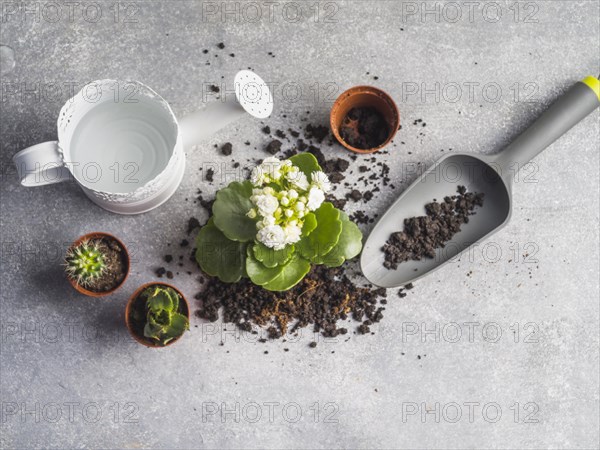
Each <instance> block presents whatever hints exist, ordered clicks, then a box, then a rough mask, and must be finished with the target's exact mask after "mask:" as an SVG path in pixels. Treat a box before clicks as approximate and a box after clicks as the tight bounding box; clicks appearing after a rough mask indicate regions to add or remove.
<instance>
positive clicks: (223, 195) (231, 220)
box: [213, 181, 256, 242]
mask: <svg viewBox="0 0 600 450" xmlns="http://www.w3.org/2000/svg"><path fill="white" fill-rule="evenodd" d="M251 196H252V183H250V182H249V181H244V182H242V183H239V182H237V181H234V182H232V183H230V184H229V186H227V187H226V188H225V189H221V190H220V191H219V192H217V198H216V200H215V203H214V205H213V218H214V223H215V226H216V227H217V228H218V229H219V230H221V231H222V232H223V234H224V235H225V236H226V237H227V238H228V239H230V240H232V241H239V242H248V241H251V240H253V239H254V237H255V236H256V219H251V218H249V217H248V216H247V215H246V214H247V213H248V211H250V209H252V207H253V206H254V205H253V204H252V202H251V201H250V197H251Z"/></svg>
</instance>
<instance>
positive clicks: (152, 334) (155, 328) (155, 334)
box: [144, 316, 163, 340]
mask: <svg viewBox="0 0 600 450" xmlns="http://www.w3.org/2000/svg"><path fill="white" fill-rule="evenodd" d="M162 329H163V328H162V327H161V326H160V325H158V324H157V323H156V322H154V321H153V320H152V319H151V318H150V316H149V317H148V322H146V325H144V336H145V337H147V338H151V339H158V340H160V335H161V334H162Z"/></svg>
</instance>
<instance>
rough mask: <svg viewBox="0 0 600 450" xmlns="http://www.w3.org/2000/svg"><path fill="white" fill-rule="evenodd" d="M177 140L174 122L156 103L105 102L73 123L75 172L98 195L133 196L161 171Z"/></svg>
mask: <svg viewBox="0 0 600 450" xmlns="http://www.w3.org/2000/svg"><path fill="white" fill-rule="evenodd" d="M176 140H177V130H176V127H174V126H173V120H172V118H170V117H169V116H168V114H167V113H166V112H165V110H164V109H163V108H161V107H160V106H158V105H156V104H155V103H152V102H146V101H144V100H140V101H138V102H136V103H123V102H120V103H117V102H110V101H109V102H104V103H101V104H98V105H97V106H95V107H94V108H92V109H91V110H90V111H88V112H87V113H86V114H85V115H84V116H83V117H82V119H81V120H80V121H79V123H78V124H77V125H76V128H75V130H74V132H73V138H72V140H71V144H70V155H69V156H70V159H71V160H72V162H73V174H74V175H75V177H76V178H77V180H78V181H80V182H81V183H82V184H83V185H84V186H86V187H89V188H92V189H95V190H98V191H103V192H110V193H128V192H133V191H135V190H136V189H137V188H139V187H140V186H143V185H145V184H146V183H147V182H148V181H150V180H152V179H153V178H155V177H156V176H157V175H158V174H160V173H161V172H162V171H163V170H164V169H165V167H166V166H167V164H168V162H169V159H170V158H171V155H172V153H173V150H174V147H175V143H176Z"/></svg>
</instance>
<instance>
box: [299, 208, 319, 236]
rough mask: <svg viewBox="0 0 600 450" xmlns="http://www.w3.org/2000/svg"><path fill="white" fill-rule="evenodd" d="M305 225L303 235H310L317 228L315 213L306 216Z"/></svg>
mask: <svg viewBox="0 0 600 450" xmlns="http://www.w3.org/2000/svg"><path fill="white" fill-rule="evenodd" d="M302 220H304V225H302V236H308V235H309V234H310V233H312V232H313V231H314V230H315V228H317V218H316V216H315V215H314V214H313V213H308V214H307V215H305V216H304V219H302Z"/></svg>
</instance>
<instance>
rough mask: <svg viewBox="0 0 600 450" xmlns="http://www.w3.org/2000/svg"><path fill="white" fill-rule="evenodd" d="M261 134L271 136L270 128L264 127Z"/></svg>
mask: <svg viewBox="0 0 600 450" xmlns="http://www.w3.org/2000/svg"><path fill="white" fill-rule="evenodd" d="M262 132H263V133H265V134H271V127H270V126H268V125H267V126H265V127H263V128H262Z"/></svg>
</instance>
